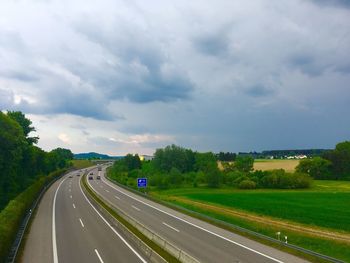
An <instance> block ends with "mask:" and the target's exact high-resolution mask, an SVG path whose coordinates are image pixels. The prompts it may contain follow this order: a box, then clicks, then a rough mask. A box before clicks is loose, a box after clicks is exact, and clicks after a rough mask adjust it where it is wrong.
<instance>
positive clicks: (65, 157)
mask: <svg viewBox="0 0 350 263" xmlns="http://www.w3.org/2000/svg"><path fill="white" fill-rule="evenodd" d="M73 157H74V155H73V153H72V152H71V150H68V149H64V148H56V149H54V150H52V151H51V152H50V159H51V165H53V166H54V167H55V168H54V169H56V168H64V167H66V166H67V165H68V161H69V160H72V159H73Z"/></svg>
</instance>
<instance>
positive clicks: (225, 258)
mask: <svg viewBox="0 0 350 263" xmlns="http://www.w3.org/2000/svg"><path fill="white" fill-rule="evenodd" d="M95 174H97V173H96V171H95ZM95 178H96V177H95V176H94V180H89V183H90V184H91V186H92V187H93V188H94V190H95V191H96V192H98V193H99V194H100V195H101V196H103V197H104V198H106V199H107V200H109V201H110V202H111V203H112V204H113V205H115V206H117V207H118V208H119V209H121V210H122V211H123V212H125V213H126V214H128V215H129V216H131V217H133V218H134V219H136V220H137V221H139V222H141V223H142V224H144V225H145V226H147V227H148V228H150V229H151V230H152V231H154V232H156V233H157V234H158V235H160V236H162V237H164V238H166V239H167V240H168V241H169V242H171V243H173V244H175V245H176V246H178V247H179V248H181V249H183V250H184V251H186V252H187V253H189V254H190V255H192V256H193V257H195V258H196V259H198V260H199V261H201V262H217V260H218V259H220V262H252V263H253V262H266V263H267V262H269V263H270V262H306V261H304V260H302V259H299V258H297V257H295V256H292V255H289V254H287V253H284V252H281V251H279V250H276V249H273V248H271V247H268V246H265V245H262V244H260V243H258V242H255V241H252V240H249V239H247V238H244V237H241V236H238V235H236V234H234V233H231V232H229V231H226V230H223V229H220V228H218V227H215V226H212V225H210V224H208V223H205V222H202V221H200V220H197V219H194V218H191V217H189V216H186V215H183V214H181V213H179V212H177V211H174V210H172V209H169V208H167V207H164V206H162V205H159V204H157V203H154V202H152V201H149V200H147V199H145V198H142V197H140V196H138V195H135V194H133V193H131V192H129V191H126V190H125V189H123V188H120V187H118V186H116V185H114V184H112V183H111V182H109V181H107V179H105V178H104V176H101V180H96V179H95ZM97 183H99V186H103V189H107V190H109V193H108V192H106V191H104V190H102V189H101V188H100V187H98V185H97ZM115 196H118V197H119V199H118V198H115ZM134 207H137V208H138V209H139V210H140V211H138V210H136V209H135V208H134ZM163 222H165V223H166V224H168V225H170V226H172V227H173V228H175V229H177V230H179V232H177V231H174V230H172V229H170V228H169V227H167V226H166V225H164V224H163Z"/></svg>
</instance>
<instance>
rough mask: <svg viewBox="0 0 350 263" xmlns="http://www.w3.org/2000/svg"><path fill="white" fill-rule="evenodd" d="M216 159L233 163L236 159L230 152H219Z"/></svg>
mask: <svg viewBox="0 0 350 263" xmlns="http://www.w3.org/2000/svg"><path fill="white" fill-rule="evenodd" d="M217 158H218V160H219V161H224V162H233V161H234V160H235V159H236V154H235V153H230V152H226V153H225V152H219V153H218V154H217Z"/></svg>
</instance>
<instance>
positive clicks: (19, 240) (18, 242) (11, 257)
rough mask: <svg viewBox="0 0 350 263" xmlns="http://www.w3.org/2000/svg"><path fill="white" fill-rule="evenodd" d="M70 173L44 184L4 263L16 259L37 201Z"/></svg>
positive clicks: (11, 262)
mask: <svg viewBox="0 0 350 263" xmlns="http://www.w3.org/2000/svg"><path fill="white" fill-rule="evenodd" d="M69 172H71V170H68V171H66V172H65V173H63V174H61V175H59V176H57V177H55V178H54V179H52V180H51V181H50V182H49V183H47V184H45V185H44V186H43V187H42V189H41V191H40V193H39V195H38V197H37V198H36V199H35V200H34V202H33V204H32V205H31V207H30V208H29V210H28V212H27V213H26V215H25V216H24V218H23V220H22V222H21V224H20V227H19V229H18V231H17V234H16V238H15V240H14V241H13V243H12V246H11V249H10V252H9V254H8V256H7V259H6V261H5V262H6V263H14V262H15V260H16V257H17V253H18V250H19V248H20V246H21V243H22V239H23V235H24V233H25V232H26V230H27V226H28V223H29V221H30V218H31V217H32V214H33V212H34V210H35V208H36V207H37V205H38V203H39V201H40V200H41V198H42V196H43V195H44V193H45V192H46V190H47V189H48V188H49V187H50V186H51V185H52V184H53V183H54V182H56V181H57V180H58V179H60V178H61V177H62V176H64V175H66V174H67V173H69Z"/></svg>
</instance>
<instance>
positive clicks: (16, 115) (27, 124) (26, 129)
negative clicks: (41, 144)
mask: <svg viewBox="0 0 350 263" xmlns="http://www.w3.org/2000/svg"><path fill="white" fill-rule="evenodd" d="M7 116H9V117H10V118H11V119H13V120H14V121H16V122H17V123H18V124H19V125H20V126H21V127H22V130H23V133H24V136H25V137H26V140H27V142H28V143H29V144H30V145H32V144H37V143H38V140H39V137H29V133H31V132H34V131H36V130H35V128H34V127H33V126H31V125H32V121H31V120H29V119H27V118H26V116H25V115H24V114H23V113H22V112H20V111H8V112H7Z"/></svg>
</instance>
